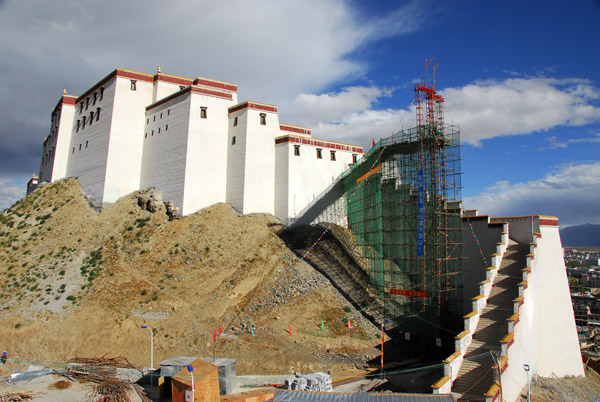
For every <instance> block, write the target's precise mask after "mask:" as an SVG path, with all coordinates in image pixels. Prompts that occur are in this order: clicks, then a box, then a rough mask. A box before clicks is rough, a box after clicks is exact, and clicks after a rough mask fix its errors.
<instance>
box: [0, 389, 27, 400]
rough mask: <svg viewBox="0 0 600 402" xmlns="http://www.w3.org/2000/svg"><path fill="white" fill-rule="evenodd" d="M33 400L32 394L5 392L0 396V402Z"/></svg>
mask: <svg viewBox="0 0 600 402" xmlns="http://www.w3.org/2000/svg"><path fill="white" fill-rule="evenodd" d="M32 399H33V392H31V391H28V392H6V393H4V394H0V402H19V401H30V400H32Z"/></svg>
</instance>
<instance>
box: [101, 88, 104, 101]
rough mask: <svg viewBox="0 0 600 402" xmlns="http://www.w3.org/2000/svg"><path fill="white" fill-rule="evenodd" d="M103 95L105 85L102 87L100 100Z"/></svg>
mask: <svg viewBox="0 0 600 402" xmlns="http://www.w3.org/2000/svg"><path fill="white" fill-rule="evenodd" d="M102 96H104V87H102V88H100V100H102Z"/></svg>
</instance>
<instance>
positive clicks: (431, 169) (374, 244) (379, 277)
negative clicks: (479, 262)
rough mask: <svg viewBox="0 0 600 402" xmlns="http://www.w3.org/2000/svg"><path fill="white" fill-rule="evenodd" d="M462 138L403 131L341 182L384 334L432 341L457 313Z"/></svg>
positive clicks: (450, 131)
mask: <svg viewBox="0 0 600 402" xmlns="http://www.w3.org/2000/svg"><path fill="white" fill-rule="evenodd" d="M459 137H460V135H459V131H458V129H457V128H456V127H455V126H446V127H445V128H444V132H443V133H442V132H439V131H438V130H437V129H435V128H432V127H428V126H421V127H419V128H412V129H409V130H403V131H400V132H398V133H396V134H394V135H393V136H392V137H389V138H385V139H382V140H381V141H380V142H379V143H378V144H377V145H376V146H375V147H374V148H373V149H372V150H371V151H370V152H369V153H368V154H367V155H365V157H363V158H362V160H361V162H360V163H358V164H356V165H354V166H353V167H352V169H350V170H348V171H347V172H346V173H345V174H344V176H343V178H342V181H343V185H344V192H345V196H346V201H347V215H348V225H349V228H350V229H351V231H352V233H353V234H354V236H355V239H356V242H357V244H358V245H359V246H360V247H361V248H362V251H363V255H364V257H366V258H368V260H369V261H370V272H369V277H370V280H371V282H372V283H373V284H375V285H376V286H377V288H378V290H379V294H380V297H381V298H383V299H384V301H385V303H384V305H385V312H384V313H383V314H384V316H385V318H386V320H387V321H386V327H400V328H401V329H402V330H404V331H408V332H413V333H422V334H424V335H429V336H436V334H438V333H439V331H440V330H442V328H444V325H445V321H444V314H446V313H448V312H450V313H455V314H461V313H462V312H461V311H458V309H460V305H461V303H460V302H459V299H460V296H461V290H462V287H461V276H460V275H461V271H462V265H461V260H460V258H459V257H460V255H461V230H460V229H461V226H460V223H461V222H460V206H459V200H460V155H459V152H460V147H459V145H460V138H459ZM420 198H421V200H422V202H421V203H420V202H419V199H420ZM420 205H421V206H420ZM419 233H421V235H422V241H420V240H419Z"/></svg>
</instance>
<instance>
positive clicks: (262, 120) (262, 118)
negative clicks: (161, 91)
mask: <svg viewBox="0 0 600 402" xmlns="http://www.w3.org/2000/svg"><path fill="white" fill-rule="evenodd" d="M163 113H164V112H160V114H155V115H154V116H152V121H153V122H154V121H156V116H157V115H158V116H159V119H162V118H163ZM170 115H171V109H167V116H170ZM200 118H201V119H207V118H208V107H206V106H200ZM146 124H150V118H149V117H148V118H147V119H146ZM260 124H261V125H263V126H265V125H266V124H267V114H266V113H261V114H260ZM237 125H238V118H237V117H234V118H233V126H234V127H235V126H237Z"/></svg>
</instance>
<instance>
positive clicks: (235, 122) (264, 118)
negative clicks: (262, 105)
mask: <svg viewBox="0 0 600 402" xmlns="http://www.w3.org/2000/svg"><path fill="white" fill-rule="evenodd" d="M237 125H238V118H237V117H234V118H233V127H235V126H237ZM260 125H261V126H266V125H267V114H266V113H261V114H260Z"/></svg>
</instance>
